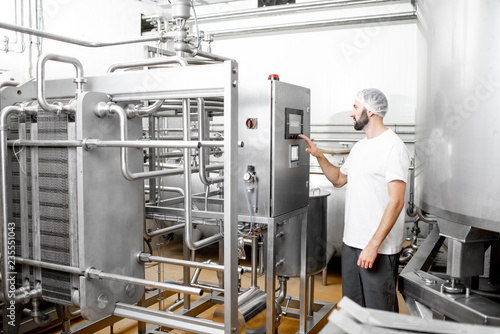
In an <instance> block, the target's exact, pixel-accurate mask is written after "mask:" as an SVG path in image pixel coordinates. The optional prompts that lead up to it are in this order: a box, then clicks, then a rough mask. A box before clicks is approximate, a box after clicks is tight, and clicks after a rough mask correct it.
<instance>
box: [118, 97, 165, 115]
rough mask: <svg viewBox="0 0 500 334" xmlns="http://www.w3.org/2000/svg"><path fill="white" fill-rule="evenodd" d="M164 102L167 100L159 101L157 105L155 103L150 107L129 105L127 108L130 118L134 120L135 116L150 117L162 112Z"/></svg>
mask: <svg viewBox="0 0 500 334" xmlns="http://www.w3.org/2000/svg"><path fill="white" fill-rule="evenodd" d="M164 101H165V100H157V101H156V102H155V103H153V104H152V105H150V106H148V107H142V106H135V105H133V104H129V105H128V106H127V107H126V111H127V115H128V118H134V117H135V116H149V115H151V114H153V113H155V112H157V111H158V110H160V108H161V106H162V105H163V102H164Z"/></svg>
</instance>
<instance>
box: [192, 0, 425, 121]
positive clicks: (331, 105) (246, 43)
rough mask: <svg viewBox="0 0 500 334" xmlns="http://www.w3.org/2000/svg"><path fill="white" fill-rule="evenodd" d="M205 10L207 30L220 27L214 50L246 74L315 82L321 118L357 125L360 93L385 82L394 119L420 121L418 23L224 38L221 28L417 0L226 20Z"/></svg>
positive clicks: (377, 10)
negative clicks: (354, 116)
mask: <svg viewBox="0 0 500 334" xmlns="http://www.w3.org/2000/svg"><path fill="white" fill-rule="evenodd" d="M297 2H298V3H299V1H297ZM303 2H304V1H303ZM255 3H256V1H255ZM236 4H237V3H236ZM236 4H235V3H233V4H230V5H224V4H219V5H214V6H212V12H214V13H220V12H221V11H224V10H228V9H233V10H234V7H235V6H236ZM241 6H242V7H244V6H248V2H241ZM198 8H199V9H198V12H199V16H200V29H201V30H205V32H215V36H216V37H215V38H216V39H215V41H214V42H213V43H212V52H213V53H215V54H220V55H224V56H228V57H231V58H234V59H236V60H237V61H238V63H239V68H240V77H239V78H240V80H257V79H266V78H267V76H268V75H269V74H271V73H277V74H279V75H280V78H281V80H282V81H286V82H289V83H293V84H297V85H301V86H306V87H309V88H311V91H312V93H311V94H312V115H313V116H312V117H313V119H312V122H313V123H344V122H345V123H347V124H351V123H352V121H351V119H350V118H349V117H348V115H349V112H350V110H351V106H352V104H353V101H354V96H355V94H356V92H357V91H358V90H360V89H361V88H365V87H377V88H379V89H381V90H382V91H383V92H385V93H386V95H387V96H388V98H389V102H390V111H389V113H388V114H387V117H386V119H385V121H386V123H413V122H414V113H415V97H416V81H417V69H416V64H417V51H416V44H417V43H416V39H417V28H416V22H415V21H405V22H406V23H404V22H395V23H372V24H364V25H349V26H335V27H334V26H332V27H327V28H314V29H300V30H292V31H286V32H276V33H252V34H246V35H240V36H236V37H222V38H218V37H217V31H221V30H230V29H235V28H248V27H259V26H260V27H262V26H270V25H275V24H277V23H280V24H289V23H292V24H293V23H297V22H307V21H310V22H318V21H321V20H326V19H332V18H343V17H344V18H345V17H355V16H363V15H373V14H390V13H395V12H400V11H407V10H411V6H410V5H409V4H405V3H403V4H401V3H396V5H392V6H380V5H379V6H371V7H366V6H362V7H360V6H357V7H355V8H349V9H344V8H340V9H330V10H326V9H322V10H318V11H303V12H299V13H294V14H281V15H275V16H271V15H268V16H265V15H262V16H261V17H257V18H249V19H241V18H238V19H234V20H231V19H224V20H221V21H219V22H204V21H203V14H208V13H209V12H210V10H209V9H210V6H204V7H198ZM200 13H201V14H200ZM228 15H230V13H228Z"/></svg>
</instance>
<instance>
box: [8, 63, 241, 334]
mask: <svg viewBox="0 0 500 334" xmlns="http://www.w3.org/2000/svg"><path fill="white" fill-rule="evenodd" d="M195 67H196V68H195ZM237 73H238V70H237V64H236V63H235V62H234V61H226V62H225V63H222V64H212V65H205V66H199V67H197V66H193V67H185V68H168V69H159V70H155V71H154V72H153V71H137V72H127V73H113V74H108V75H106V76H98V77H93V78H88V83H87V84H86V86H85V88H86V90H87V91H104V92H106V93H107V94H109V95H110V96H111V102H115V103H116V102H122V101H137V100H142V99H152V98H153V97H155V96H160V95H161V96H164V97H163V98H167V97H168V98H184V99H188V98H192V97H222V98H223V99H224V110H225V112H224V124H225V125H224V141H223V143H220V142H219V143H217V142H213V141H210V142H209V141H206V142H205V143H200V142H197V143H194V144H195V145H194V146H193V147H200V146H202V145H207V146H221V147H224V155H225V158H224V165H223V168H224V170H225V171H226V172H225V173H224V194H225V200H224V212H223V213H221V215H220V216H219V218H223V219H224V221H225V222H228V223H226V224H224V227H223V232H224V243H223V245H224V246H223V249H224V253H225V254H226V255H225V257H224V268H225V270H224V292H225V294H224V296H225V297H224V304H225V305H226V306H227V307H226V308H225V319H226V320H225V324H224V325H219V324H214V323H212V322H207V321H204V320H203V321H198V320H196V319H195V320H193V318H191V317H186V316H175V317H170V318H169V320H168V321H169V322H170V323H172V324H175V326H176V327H178V326H181V324H184V325H182V326H183V327H182V328H184V329H186V330H190V331H194V332H197V333H213V332H214V330H215V331H216V332H220V333H233V332H234V331H235V329H236V327H237V326H236V323H237V307H234V305H236V304H237V286H238V272H237V256H236V254H237V251H236V244H237V240H236V236H237V225H236V224H234V223H232V222H235V221H237V212H236V210H235V208H236V207H237V205H236V196H235V195H234V194H236V182H235V181H236V176H237V175H236V174H235V173H232V172H231V171H233V170H235V169H236V166H235V165H236V164H237V158H236V153H237V149H238V142H237V127H236V124H237V123H236V122H237ZM175 78H177V79H175ZM150 80H155V85H154V87H153V88H152V89H148V90H146V91H145V92H143V93H137V87H136V85H137V84H136V83H137V82H142V83H148V82H149V81H150ZM35 85H36V83H35V82H28V83H26V84H24V85H22V86H19V87H6V88H4V89H3V90H2V97H3V99H2V102H1V104H2V105H1V107H2V109H3V108H4V107H5V106H7V105H13V104H15V103H20V102H24V101H32V100H33V99H34V98H35V97H36V95H35V94H34V92H35V91H36V89H35V88H36V86H35ZM73 87H74V86H73V85H72V84H70V81H69V80H65V79H62V80H51V81H47V82H46V85H45V99H47V100H49V99H50V100H52V99H58V100H61V99H65V98H68V97H71V96H74V91H73V89H72V88H73ZM82 96H83V97H84V96H88V93H84V94H82ZM163 98H162V97H158V98H155V100H159V99H163ZM185 101H187V100H185ZM21 109H22V108H21ZM35 109H36V108H35ZM32 110H33V108H32ZM32 110H31V111H30V112H33V111H32ZM185 110H186V109H185ZM21 111H22V110H21ZM187 114H189V112H188V113H187ZM122 118H123V117H122ZM124 122H125V123H126V122H127V121H126V120H125V119H122V123H124ZM185 124H187V126H188V127H189V118H188V121H187V122H185ZM96 139H97V138H96ZM125 139H126V138H122V140H121V141H118V142H116V143H113V142H112V141H109V140H108V141H106V140H100V141H92V140H90V139H86V140H85V141H76V142H75V141H74V140H73V142H71V141H68V142H67V143H63V142H54V141H52V142H39V141H36V140H35V141H27V140H23V142H22V144H20V142H19V141H18V142H17V143H16V145H23V146H31V147H33V150H32V151H33V152H36V147H39V146H49V147H76V148H77V149H79V150H82V149H83V148H87V149H88V148H92V149H99V148H98V147H99V146H100V145H99V144H98V143H100V144H101V145H102V146H115V147H122V150H124V149H123V147H127V146H129V147H133V146H136V147H149V145H148V144H149V143H147V142H142V143H141V142H137V143H136V144H135V145H134V143H133V142H132V141H126V140H125ZM188 142H191V141H190V138H189V137H188V138H185V140H184V141H183V142H182V143H188ZM96 143H97V144H98V145H94V144H96ZM7 144H8V143H7V141H6V140H4V145H5V147H6V146H7ZM10 144H11V145H14V143H12V142H11V143H10ZM89 144H90V145H89ZM172 144H175V142H174V143H172ZM177 144H178V143H177ZM157 145H158V146H160V147H168V146H171V143H167V142H161V143H157ZM151 146H153V145H151ZM185 151H189V149H187V148H186V149H185ZM6 164H7V162H5V165H6ZM186 165H188V166H189V160H188V163H187V164H186ZM116 168H117V170H118V169H119V166H118V165H117V166H116ZM189 168H190V166H189ZM189 168H188V175H189V176H190V175H191V172H192V171H190V170H189ZM184 172H186V170H184ZM186 179H190V177H186ZM186 185H187V184H186ZM187 186H188V185H187ZM6 187H7V182H3V188H4V189H6ZM187 188H188V190H187V191H186V196H185V197H186V198H189V199H190V198H191V196H190V195H191V194H190V189H189V186H188V187H187ZM188 208H190V206H188ZM189 211H190V210H189V209H188V210H185V212H184V214H186V213H187V212H189ZM7 212H8V211H7V210H5V213H7ZM181 214H183V213H182V212H181ZM202 215H203V214H202ZM187 218H188V219H187V220H189V221H190V220H191V219H190V217H189V215H188V217H187ZM4 220H5V222H6V221H7V219H4ZM186 227H187V228H190V227H191V224H186ZM141 229H142V228H141ZM4 235H6V234H5V233H4ZM214 241H216V240H214ZM4 244H5V245H6V243H4ZM191 246H192V245H191ZM4 254H6V253H5V252H4ZM18 260H19V262H23V260H26V261H24V263H25V265H26V266H28V264H27V263H28V262H29V259H23V258H22V257H18ZM35 260H36V259H35ZM130 261H135V260H134V259H132V258H131V259H130ZM4 263H5V261H4ZM72 263H73V262H72ZM29 265H33V266H35V268H42V267H44V266H47V264H43V263H36V261H33V262H31V263H30V264H29ZM48 265H50V264H48ZM56 267H57V266H53V269H56V270H58V269H61V268H62V267H63V266H61V268H59V267H57V268H56ZM72 268H74V269H72ZM62 270H63V271H70V272H73V274H74V275H80V277H81V278H83V277H84V276H85V277H87V279H106V280H108V279H118V280H119V281H121V282H129V283H132V284H136V283H137V284H140V283H141V282H140V280H138V279H135V278H126V277H121V276H120V275H116V274H113V273H109V274H105V273H103V272H100V271H99V270H94V269H90V268H88V270H85V272H82V271H81V269H80V270H78V268H76V267H64V268H62ZM4 277H6V276H4ZM83 279H85V278H83ZM142 283H143V284H148V282H146V281H144V282H142ZM150 283H151V284H153V283H152V282H150ZM161 285H162V288H165V287H164V286H163V285H164V284H163V283H162V284H161ZM198 290H199V289H198ZM113 312H114V313H115V314H117V315H121V314H122V313H123V315H127V316H129V317H131V318H137V320H139V321H145V322H156V323H158V324H165V316H164V315H163V312H162V313H161V314H160V313H158V314H157V313H155V312H153V313H151V312H149V311H147V310H144V309H141V308H139V307H128V306H126V305H124V304H123V303H117V307H115V308H114V311H113ZM168 321H167V322H168ZM179 321H180V322H179ZM179 328H180V327H179Z"/></svg>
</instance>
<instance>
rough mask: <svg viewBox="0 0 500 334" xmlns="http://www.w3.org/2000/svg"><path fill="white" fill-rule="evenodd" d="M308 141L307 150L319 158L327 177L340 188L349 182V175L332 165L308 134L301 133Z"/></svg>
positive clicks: (301, 136)
mask: <svg viewBox="0 0 500 334" xmlns="http://www.w3.org/2000/svg"><path fill="white" fill-rule="evenodd" d="M299 137H300V138H302V139H304V140H305V141H306V143H307V148H306V151H307V152H309V153H310V154H311V155H312V156H313V157H315V158H316V159H318V163H319V166H320V167H321V170H322V171H323V174H325V176H326V178H327V179H328V180H329V181H330V182H331V183H332V184H333V185H334V186H335V187H336V188H340V187H342V186H343V185H345V184H346V183H347V175H344V174H342V173H341V172H340V168H338V167H336V166H334V165H332V164H331V163H330V161H328V159H327V158H326V157H325V155H324V154H323V153H322V152H321V151H320V150H319V149H318V147H317V146H316V145H315V144H314V143H313V142H312V141H311V139H309V138H308V137H307V136H304V135H299Z"/></svg>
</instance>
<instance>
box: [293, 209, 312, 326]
mask: <svg viewBox="0 0 500 334" xmlns="http://www.w3.org/2000/svg"><path fill="white" fill-rule="evenodd" d="M295 219H298V220H299V221H298V222H297V223H298V224H301V225H302V226H301V230H302V231H301V236H300V293H299V294H300V311H299V313H300V319H299V331H298V333H307V314H308V308H309V307H308V306H309V305H308V303H307V301H308V300H309V289H308V286H307V285H308V284H307V211H306V212H305V213H303V214H301V215H299V216H298V217H296V218H295Z"/></svg>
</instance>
